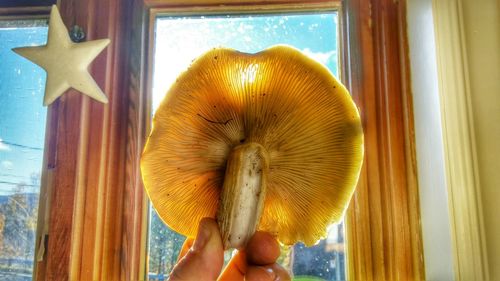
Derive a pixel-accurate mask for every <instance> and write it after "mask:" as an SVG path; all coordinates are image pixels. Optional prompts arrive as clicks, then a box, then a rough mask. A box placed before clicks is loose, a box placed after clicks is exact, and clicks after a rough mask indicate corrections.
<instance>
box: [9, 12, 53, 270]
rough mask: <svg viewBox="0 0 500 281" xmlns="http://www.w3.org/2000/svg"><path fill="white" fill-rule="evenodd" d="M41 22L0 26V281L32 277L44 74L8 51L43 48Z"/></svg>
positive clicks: (43, 121)
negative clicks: (0, 280) (39, 46)
mask: <svg viewBox="0 0 500 281" xmlns="http://www.w3.org/2000/svg"><path fill="white" fill-rule="evenodd" d="M46 40H47V23H46V21H43V20H22V21H21V20H12V21H0V42H2V44H1V45H0V58H1V60H2V63H1V64H0V93H1V94H0V279H2V280H25V279H26V278H31V275H32V271H33V265H34V259H35V234H36V230H37V217H38V202H39V196H40V181H41V172H42V162H43V154H44V153H43V152H44V149H43V147H44V143H45V124H46V115H47V110H46V108H44V107H43V106H42V100H43V92H44V89H45V77H46V75H45V72H44V71H43V70H42V69H41V68H39V67H37V66H36V65H34V64H32V63H30V62H29V61H27V60H26V59H24V58H22V57H21V56H18V55H17V54H15V53H14V52H12V50H11V49H12V48H14V47H21V46H29V45H43V44H45V42H46Z"/></svg>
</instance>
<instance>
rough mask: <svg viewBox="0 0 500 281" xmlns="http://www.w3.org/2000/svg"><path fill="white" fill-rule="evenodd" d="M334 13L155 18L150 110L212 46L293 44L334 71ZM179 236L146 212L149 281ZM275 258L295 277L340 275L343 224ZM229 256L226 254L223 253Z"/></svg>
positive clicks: (166, 266) (165, 267)
mask: <svg viewBox="0 0 500 281" xmlns="http://www.w3.org/2000/svg"><path fill="white" fill-rule="evenodd" d="M337 18H338V17H337V13H336V12H328V13H322V14H300V15H297V14H289V15H265V16H210V17H159V18H157V20H156V28H155V50H156V51H155V54H154V75H153V101H152V102H153V110H155V109H156V108H157V107H158V105H159V103H160V102H161V100H162V99H163V97H164V96H165V93H166V92H167V90H168V88H169V87H170V85H171V84H172V83H173V82H174V81H175V79H176V78H177V76H178V75H179V74H180V73H181V72H182V71H184V70H185V69H187V67H188V66H189V65H190V63H191V62H192V60H193V59H195V58H196V57H198V56H200V55H201V54H203V53H204V52H206V51H208V50H210V49H212V48H214V47H220V46H223V47H229V48H233V49H236V50H239V51H242V52H247V53H255V52H259V51H261V50H263V49H266V48H267V47H270V46H272V45H275V44H287V45H292V46H294V47H295V48H298V49H300V50H302V51H303V52H304V53H306V54H308V55H309V56H311V57H313V58H314V59H316V60H318V61H319V62H321V63H323V64H324V65H326V66H327V67H328V68H329V69H330V71H331V72H332V73H333V74H334V75H337V73H338V53H337V52H338V44H337V30H338V22H337ZM184 239H185V238H184V237H183V236H181V235H179V234H176V233H174V232H172V231H171V230H170V229H169V228H168V227H167V226H165V225H164V224H163V223H162V222H161V220H160V219H159V218H158V216H157V215H156V212H155V211H154V210H151V212H150V230H149V268H148V274H149V275H148V278H149V280H163V279H162V278H168V273H169V272H170V270H171V269H172V266H173V265H174V264H175V261H176V258H177V255H178V252H179V250H180V247H181V246H182V243H183V241H184ZM282 252H283V254H282V256H281V257H280V259H279V261H280V262H281V263H282V264H283V265H284V266H285V267H287V268H288V269H289V270H290V271H291V272H293V274H294V276H295V277H294V278H295V279H296V280H345V267H344V235H343V224H339V225H333V226H331V227H330V231H329V235H328V238H327V239H325V240H322V241H321V242H320V243H319V244H318V245H316V246H314V247H310V248H307V247H304V245H302V244H297V245H295V246H294V247H291V248H290V247H288V248H287V247H283V251H282ZM226 256H227V258H230V253H228V254H226Z"/></svg>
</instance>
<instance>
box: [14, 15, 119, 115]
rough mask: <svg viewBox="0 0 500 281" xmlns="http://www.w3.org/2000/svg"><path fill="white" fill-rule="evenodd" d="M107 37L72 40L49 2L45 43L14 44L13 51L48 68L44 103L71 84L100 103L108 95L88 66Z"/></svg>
mask: <svg viewBox="0 0 500 281" xmlns="http://www.w3.org/2000/svg"><path fill="white" fill-rule="evenodd" d="M109 42H110V40H109V39H101V40H95V41H88V42H83V43H73V42H72V41H71V39H70V37H69V35H68V31H67V29H66V26H65V25H64V23H63V21H62V19H61V15H60V14H59V11H58V9H57V6H56V5H53V6H52V10H51V12H50V20H49V34H48V38H47V45H44V46H38V47H22V48H14V49H13V51H14V52H16V53H18V54H19V55H21V56H23V57H25V58H27V59H28V60H30V61H32V62H34V63H36V64H37V65H39V66H40V67H42V68H43V69H45V71H46V72H47V82H46V85H45V96H44V99H43V105H45V106H47V105H50V104H51V103H52V102H54V100H55V99H57V98H58V97H60V96H61V95H62V94H64V92H66V90H68V89H69V88H74V89H76V90H78V91H80V92H81V93H83V94H86V95H87V96H89V97H92V98H94V99H96V100H97V101H100V102H102V103H107V102H108V98H107V97H106V95H105V94H104V93H103V92H102V90H101V89H100V88H99V86H98V85H97V83H96V82H95V81H94V79H93V78H92V76H91V75H90V73H89V72H88V66H89V65H90V63H91V62H92V61H93V60H94V59H95V57H97V55H99V53H100V52H101V51H102V50H103V49H104V48H105V47H106V46H107V45H108V44H109Z"/></svg>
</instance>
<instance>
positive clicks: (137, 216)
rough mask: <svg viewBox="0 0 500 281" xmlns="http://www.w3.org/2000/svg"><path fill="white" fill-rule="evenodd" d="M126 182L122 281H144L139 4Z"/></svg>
mask: <svg viewBox="0 0 500 281" xmlns="http://www.w3.org/2000/svg"><path fill="white" fill-rule="evenodd" d="M129 16H130V18H131V19H130V30H129V32H130V34H131V37H130V41H129V44H130V59H129V64H128V66H127V69H128V73H127V75H128V77H127V79H128V93H127V95H128V99H129V104H128V120H127V140H128V141H127V148H126V150H127V154H126V166H127V169H126V182H125V193H124V196H125V199H124V213H123V221H124V225H123V232H122V241H123V242H122V250H121V251H122V267H121V273H120V275H121V279H122V280H144V277H145V276H146V275H145V272H146V271H145V269H146V261H147V258H146V250H147V249H146V241H147V238H146V234H147V226H148V217H147V215H148V203H147V196H146V195H145V192H144V187H143V185H142V177H141V173H140V156H141V154H142V149H143V147H144V144H145V141H146V137H147V133H148V132H149V126H150V125H149V123H148V122H145V120H147V119H148V118H149V116H150V112H151V105H150V104H148V102H147V101H148V98H147V97H148V95H147V94H146V93H147V85H148V84H149V82H148V78H147V77H148V71H149V68H148V63H147V61H148V51H147V50H148V48H149V42H148V38H149V11H148V9H147V7H146V6H145V5H144V3H143V2H142V1H140V0H138V1H133V3H132V4H131V8H130V14H129Z"/></svg>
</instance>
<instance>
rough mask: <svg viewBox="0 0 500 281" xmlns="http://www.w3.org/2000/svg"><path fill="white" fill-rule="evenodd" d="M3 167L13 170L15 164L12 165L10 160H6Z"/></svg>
mask: <svg viewBox="0 0 500 281" xmlns="http://www.w3.org/2000/svg"><path fill="white" fill-rule="evenodd" d="M2 167H4V168H5V169H7V170H12V169H13V168H14V163H12V162H11V161H9V160H4V161H2Z"/></svg>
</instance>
